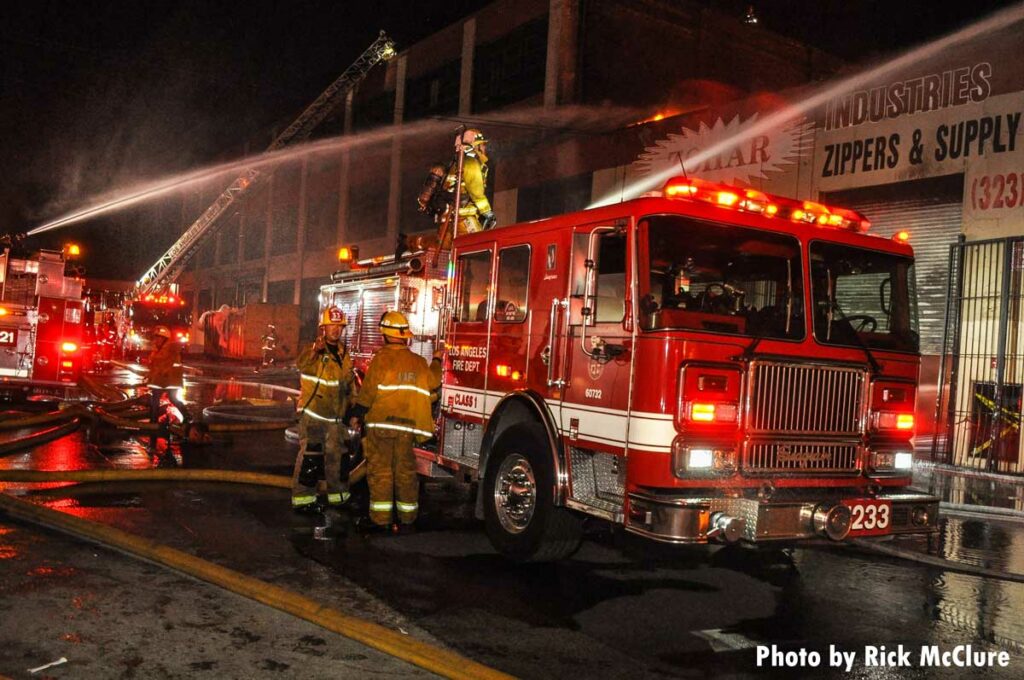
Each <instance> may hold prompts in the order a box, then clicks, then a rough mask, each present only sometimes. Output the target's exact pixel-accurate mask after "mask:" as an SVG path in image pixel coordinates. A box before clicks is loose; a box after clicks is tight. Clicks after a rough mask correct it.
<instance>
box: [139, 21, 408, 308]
mask: <svg viewBox="0 0 1024 680" xmlns="http://www.w3.org/2000/svg"><path fill="white" fill-rule="evenodd" d="M394 56H395V43H394V41H393V40H391V38H389V37H387V35H385V34H384V31H381V32H380V35H379V36H378V37H377V39H376V40H375V41H373V43H372V44H371V45H370V46H369V47H367V48H366V50H365V51H364V52H363V53H362V54H361V55H360V56H359V58H358V59H356V60H355V62H353V63H352V65H351V66H349V67H348V68H347V69H345V72H344V73H342V74H341V75H340V76H339V77H338V79H337V80H335V81H334V82H333V83H331V84H330V85H329V86H328V87H327V89H326V90H324V91H323V93H322V94H321V95H320V96H319V97H317V99H316V100H315V101H314V102H313V103H312V104H310V105H309V106H308V107H306V110H305V111H303V112H302V114H301V115H300V116H299V117H298V118H296V119H295V122H293V123H292V124H291V125H289V126H288V127H287V128H286V129H285V131H284V132H282V133H281V134H279V135H278V136H277V137H276V138H275V139H274V141H273V142H271V143H270V146H269V147H267V152H272V151H277V150H278V149H281V148H282V147H285V146H287V145H289V144H293V143H295V142H301V141H302V140H304V139H306V138H308V137H309V135H310V133H312V132H313V130H314V129H315V128H316V126H317V125H319V124H320V123H322V122H323V121H324V119H325V118H327V116H328V115H330V114H331V112H332V111H334V109H335V108H337V106H338V104H340V103H341V102H342V101H343V100H344V98H345V95H347V94H348V93H349V92H350V91H351V90H352V88H354V87H355V86H356V85H358V84H359V82H360V81H362V80H363V79H364V78H365V77H366V75H367V74H368V73H369V72H370V70H371V69H372V68H373V67H374V66H375V65H377V63H379V62H381V61H388V60H389V59H391V58H392V57H394ZM264 176H265V173H263V172H260V171H258V170H247V171H245V173H243V174H242V175H241V176H240V177H238V179H236V180H235V181H234V182H232V183H231V185H230V186H228V188H227V189H225V190H224V191H223V193H221V195H220V196H218V197H217V200H215V201H214V202H213V204H212V205H210V207H209V208H207V209H206V210H205V211H203V214H202V215H200V216H199V219H197V220H196V221H195V222H193V223H192V225H191V226H190V227H189V228H188V229H187V230H186V231H185V233H184V234H182V235H181V238H179V239H178V240H177V241H175V242H174V244H173V245H172V246H171V247H170V248H169V249H168V250H167V252H166V253H164V254H163V255H162V256H161V257H160V259H159V260H157V261H156V264H154V265H153V266H152V267H150V269H149V271H147V272H146V273H145V274H143V275H142V277H141V278H140V279H139V280H138V281H137V282H136V283H135V291H134V295H135V296H136V297H140V296H143V295H145V294H147V293H151V292H153V291H155V290H157V289H159V288H161V287H163V286H164V285H166V284H168V283H171V282H173V281H174V280H175V279H176V278H177V277H178V275H179V274H180V273H181V272H182V270H184V268H185V266H186V265H187V264H188V262H189V260H191V259H192V257H193V256H194V255H195V254H196V253H197V252H198V251H199V248H200V246H201V245H202V244H203V243H204V242H205V241H206V240H207V239H208V238H209V237H210V236H211V235H212V234H213V233H215V228H214V227H215V225H216V223H217V220H218V219H219V218H220V217H221V216H222V215H223V214H224V213H225V212H227V210H228V208H229V207H231V205H233V204H234V203H235V201H237V200H238V199H239V198H240V197H241V196H242V195H243V194H245V192H246V191H248V190H249V189H250V188H251V187H252V186H253V184H254V183H256V182H257V181H259V180H260V179H262V178H263V177H264Z"/></svg>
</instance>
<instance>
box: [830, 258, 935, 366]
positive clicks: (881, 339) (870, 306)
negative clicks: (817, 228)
mask: <svg viewBox="0 0 1024 680" xmlns="http://www.w3.org/2000/svg"><path fill="white" fill-rule="evenodd" d="M810 254H811V293H812V296H813V301H814V302H813V309H814V337H815V338H816V339H817V340H818V342H820V343H823V344H827V345H845V346H854V347H856V346H861V345H864V346H867V347H870V348H872V349H883V350H893V351H896V352H916V351H917V350H918V326H917V295H916V293H915V290H914V285H915V284H914V261H913V260H912V259H911V258H909V257H903V256H901V255H896V254H893V253H883V252H880V251H877V250H865V249H863V248H854V247H851V246H846V245H841V244H838V243H825V242H822V241H815V242H812V243H811V247H810Z"/></svg>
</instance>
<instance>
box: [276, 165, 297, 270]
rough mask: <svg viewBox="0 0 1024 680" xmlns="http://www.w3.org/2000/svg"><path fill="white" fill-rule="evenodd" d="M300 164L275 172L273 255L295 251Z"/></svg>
mask: <svg viewBox="0 0 1024 680" xmlns="http://www.w3.org/2000/svg"><path fill="white" fill-rule="evenodd" d="M300 173H301V169H300V168H299V167H298V166H291V167H284V168H281V169H280V170H278V171H277V172H275V173H274V192H273V193H274V207H273V209H272V210H271V252H270V254H271V255H284V254H287V253H294V252H295V248H296V245H297V241H298V233H299V188H300V186H301V183H302V178H301V174H300Z"/></svg>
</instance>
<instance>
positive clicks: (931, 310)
mask: <svg viewBox="0 0 1024 680" xmlns="http://www.w3.org/2000/svg"><path fill="white" fill-rule="evenodd" d="M822 200H823V202H824V203H825V204H826V205H827V204H834V205H838V206H842V207H844V208H852V209H854V210H856V211H858V212H860V213H861V214H863V215H864V216H865V217H867V218H868V219H869V220H871V233H872V234H876V235H878V236H885V237H891V236H892V235H893V234H895V233H897V232H899V231H902V230H906V231H907V232H909V233H910V245H911V246H913V248H914V257H915V264H914V269H915V273H916V279H917V297H918V317H919V322H920V328H921V354H924V355H937V354H939V353H940V352H941V351H942V339H943V333H944V330H945V314H946V291H947V287H948V285H949V246H950V245H952V244H954V243H956V242H957V238H958V237H959V235H960V231H961V229H960V225H961V221H962V213H963V204H962V201H963V176H962V175H957V176H954V177H949V178H947V177H943V178H938V179H929V180H916V181H913V182H901V183H899V184H888V185H884V186H879V187H868V188H865V189H854V190H850V191H840V192H832V193H829V194H826V195H824V196H823V197H822Z"/></svg>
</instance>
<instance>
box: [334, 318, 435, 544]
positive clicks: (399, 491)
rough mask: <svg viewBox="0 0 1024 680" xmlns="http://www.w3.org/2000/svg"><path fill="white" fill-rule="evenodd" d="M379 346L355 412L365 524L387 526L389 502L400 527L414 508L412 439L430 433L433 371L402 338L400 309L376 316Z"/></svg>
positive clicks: (408, 526)
mask: <svg viewBox="0 0 1024 680" xmlns="http://www.w3.org/2000/svg"><path fill="white" fill-rule="evenodd" d="M380 330H381V334H382V335H383V336H384V343H385V344H384V346H383V347H382V348H380V349H379V350H378V351H377V353H376V354H374V356H373V360H372V361H371V362H370V367H369V368H368V369H367V371H366V377H365V378H364V379H363V384H362V387H361V388H360V390H359V396H358V397H357V398H356V406H355V408H354V409H353V412H354V414H355V415H356V416H357V417H359V418H362V419H363V420H364V421H365V424H366V433H367V434H366V439H365V440H364V442H363V454H364V456H365V457H366V466H367V468H366V471H367V481H368V483H369V486H370V521H371V524H370V525H369V528H370V529H371V530H373V529H378V530H380V529H386V528H387V527H389V526H390V524H391V522H392V508H393V507H397V510H398V526H397V527H396V530H397V531H398V532H399V533H404V532H406V531H411V530H412V524H413V522H414V521H415V520H416V515H417V513H418V512H419V479H418V478H417V476H416V459H415V454H414V453H413V450H412V448H413V445H414V444H416V443H418V442H424V441H426V440H427V439H430V438H431V437H432V436H433V435H434V421H433V418H432V417H431V413H430V406H431V397H432V393H433V392H434V390H435V389H436V387H437V385H436V384H435V383H436V382H437V381H436V377H435V373H434V372H433V371H431V369H430V367H429V366H428V365H427V362H426V360H424V359H423V357H421V356H419V355H418V354H415V353H414V352H413V351H412V350H410V349H409V348H408V347H407V345H406V343H407V342H408V340H409V338H411V337H412V332H411V331H410V330H409V321H408V319H406V318H405V315H404V314H402V313H401V312H394V311H393V312H387V313H385V314H384V316H383V317H382V318H381V321H380Z"/></svg>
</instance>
